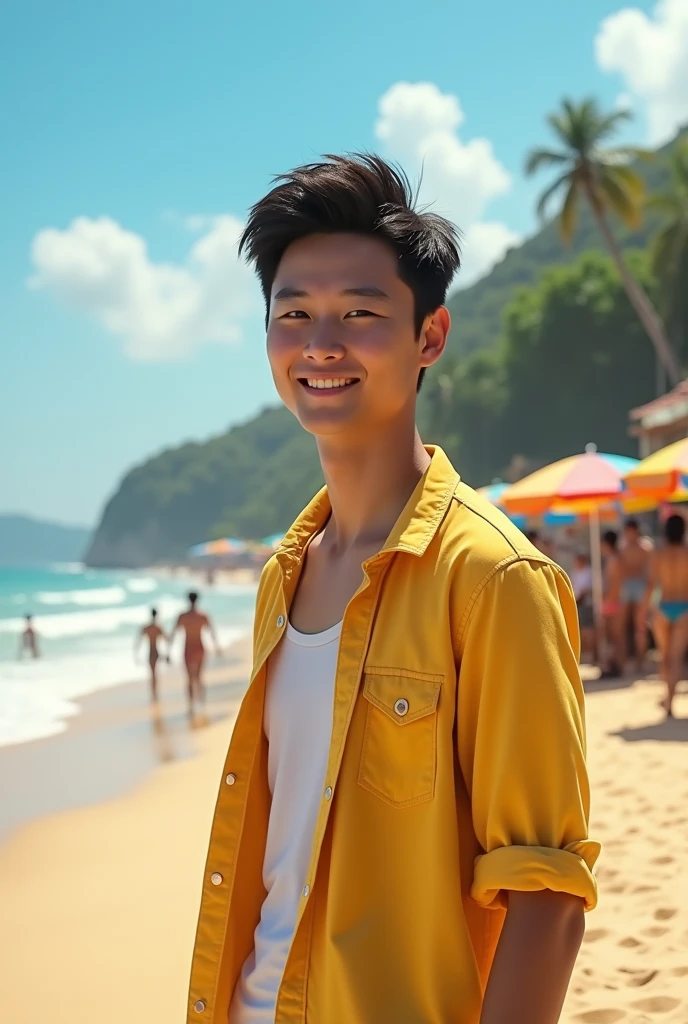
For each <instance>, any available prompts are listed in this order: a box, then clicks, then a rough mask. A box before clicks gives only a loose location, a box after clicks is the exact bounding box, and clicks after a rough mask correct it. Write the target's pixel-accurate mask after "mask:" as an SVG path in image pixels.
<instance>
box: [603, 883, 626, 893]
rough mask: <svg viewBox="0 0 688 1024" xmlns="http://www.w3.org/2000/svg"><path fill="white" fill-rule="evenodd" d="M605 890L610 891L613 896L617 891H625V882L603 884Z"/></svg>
mask: <svg viewBox="0 0 688 1024" xmlns="http://www.w3.org/2000/svg"><path fill="white" fill-rule="evenodd" d="M605 892H610V893H612V894H613V895H615V896H616V895H617V893H620V892H626V883H625V882H622V883H621V884H620V885H607V886H605Z"/></svg>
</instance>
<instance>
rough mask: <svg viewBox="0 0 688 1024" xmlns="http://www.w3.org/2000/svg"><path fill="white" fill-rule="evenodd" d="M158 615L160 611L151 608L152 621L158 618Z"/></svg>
mask: <svg viewBox="0 0 688 1024" xmlns="http://www.w3.org/2000/svg"><path fill="white" fill-rule="evenodd" d="M157 615H158V609H157V608H151V619H155V618H157Z"/></svg>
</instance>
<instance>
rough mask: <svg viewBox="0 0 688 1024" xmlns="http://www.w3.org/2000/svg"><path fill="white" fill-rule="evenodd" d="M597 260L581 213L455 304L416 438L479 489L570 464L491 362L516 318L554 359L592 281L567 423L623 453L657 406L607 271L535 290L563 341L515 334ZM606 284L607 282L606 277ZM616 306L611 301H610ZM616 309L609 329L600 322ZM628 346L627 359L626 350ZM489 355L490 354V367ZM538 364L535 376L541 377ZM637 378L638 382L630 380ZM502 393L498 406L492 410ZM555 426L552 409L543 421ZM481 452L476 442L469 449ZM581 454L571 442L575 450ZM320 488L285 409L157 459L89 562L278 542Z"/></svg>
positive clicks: (114, 501) (127, 481) (657, 183)
mask: <svg viewBox="0 0 688 1024" xmlns="http://www.w3.org/2000/svg"><path fill="white" fill-rule="evenodd" d="M668 148H669V147H665V149H664V150H661V151H659V153H658V159H656V160H653V161H643V162H641V164H640V165H639V170H640V171H641V172H642V174H643V176H644V177H645V179H646V182H647V187H648V191H656V190H657V189H659V188H662V187H663V186H664V184H665V182H666V181H667V169H666V160H665V157H666V152H667V149H668ZM544 184H545V182H543V187H544ZM656 226H657V222H656V221H655V220H653V219H652V218H651V217H648V218H647V220H646V222H645V224H644V225H643V228H642V230H640V231H638V232H636V233H635V234H628V233H626V234H623V233H621V235H620V237H621V239H622V241H623V244H624V246H625V247H627V248H638V247H641V248H643V247H645V246H646V245H647V242H648V241H649V239H650V237H651V236H652V234H653V232H654V231H655V229H656ZM591 249H592V250H595V249H597V250H600V249H601V245H600V239H599V236H598V234H597V231H596V228H595V225H594V224H593V223H592V220H591V218H590V217H589V216H588V215H587V214H586V212H585V211H584V210H583V211H582V216H581V221H580V226H579V230H578V233H577V235H576V238H575V240H574V244H573V245H571V247H570V248H569V249H563V248H562V245H561V242H560V240H559V237H558V234H557V231H556V227H555V226H554V225H553V224H548V225H546V226H545V227H543V228H542V229H541V230H540V231H538V232H537V234H535V235H534V236H533V237H532V238H529V239H528V240H527V241H525V242H524V243H523V245H521V246H520V247H519V248H517V249H514V250H512V251H511V252H509V253H508V254H507V255H506V257H505V258H504V260H503V261H502V262H501V263H500V264H498V265H497V266H496V267H495V268H494V269H493V270H492V271H491V272H490V273H489V274H488V275H487V276H486V277H484V278H483V279H482V280H481V281H478V282H477V283H476V284H474V285H473V286H472V287H470V288H467V289H465V290H464V291H459V292H456V293H454V295H452V296H451V297H450V300H449V307H450V310H451V312H452V317H453V322H454V326H453V330H452V337H451V338H450V349H449V354H448V356H447V359H446V361H445V362H443V364H441V366H444V367H446V369H445V370H442V369H440V370H439V372H438V374H431V375H430V378H429V380H428V384H427V386H426V388H425V389H424V392H423V393H422V395H421V401H420V405H419V420H420V423H421V429H422V430H423V431H424V432H425V433H427V436H431V435H432V440H434V441H436V442H438V443H439V444H443V445H445V447H446V448H447V450H448V451H449V452H450V454H452V455H453V456H454V457H455V458H456V459H457V464H458V465H459V466H460V468H462V471H463V472H464V474H465V475H466V476H467V478H468V479H470V480H471V481H472V482H474V483H481V482H483V480H485V479H489V478H490V477H491V475H492V473H493V472H494V471H501V469H502V467H504V466H506V464H507V463H508V462H509V459H510V457H512V456H514V455H517V454H518V455H522V456H524V457H526V458H535V459H536V461H539V462H540V464H541V461H542V460H543V459H545V458H549V457H558V456H561V455H565V454H568V451H563V450H562V451H559V450H558V448H557V446H558V445H559V444H560V437H563V436H564V435H563V434H562V435H560V434H558V433H556V432H553V431H551V430H550V431H549V432H548V433H547V435H546V436H545V440H546V441H547V444H548V445H549V447H547V445H544V446H543V445H542V444H539V445H536V444H535V443H534V442H533V441H532V439H529V435H528V431H527V430H525V426H527V424H528V417H531V418H532V417H533V416H535V417H536V420H537V422H536V427H539V424H540V422H541V420H540V418H539V415H538V412H537V406H536V405H533V403H532V402H531V403H530V405H529V406H528V407H527V408H524V406H523V403H522V401H521V392H520V391H519V390H518V388H516V389H515V390H514V389H513V388H512V389H511V397H510V398H509V395H508V392H509V388H508V387H506V383H507V382H506V379H505V378H504V373H507V372H510V373H515V372H516V371H515V370H514V369H512V370H509V366H511V367H516V366H517V364H518V360H517V359H516V354H517V353H516V354H515V353H514V352H513V351H512V353H511V355H510V356H509V358H508V359H507V360H506V362H504V360H503V358H502V355H500V356H499V358H497V353H502V350H503V349H504V341H505V329H504V323H505V316H506V313H507V310H508V311H509V315H510V317H511V321H510V324H511V334H512V336H514V337H516V338H519V337H520V338H522V342H519V344H522V345H523V346H525V350H528V348H529V346H533V345H536V344H537V345H544V346H545V347H544V349H543V352H544V351H547V352H551V351H552V348H551V346H552V344H555V348H556V339H557V338H559V339H564V337H565V335H566V332H565V331H564V330H563V327H564V326H565V325H566V324H569V323H571V324H572V323H573V322H574V319H575V315H577V314H576V311H577V310H579V308H580V298H576V295H575V294H573V293H572V296H569V298H568V299H567V298H566V296H567V294H568V293H569V292H571V290H572V289H573V292H575V293H576V294H577V292H576V290H577V289H580V287H581V281H588V284H585V287H584V291H585V289H589V286H590V285H592V286H593V287H594V288H597V287H598V285H599V286H600V287H602V286H603V287H604V289H606V293H607V292H608V293H609V296H610V297H609V299H608V301H607V300H605V302H606V305H605V303H602V307H601V308H600V309H599V310H595V309H594V308H592V307H591V308H590V310H589V313H590V316H592V317H593V320H591V321H589V322H588V321H585V322H584V323H582V324H580V325H579V327H580V330H581V331H582V332H583V333H585V332H588V333H590V334H591V336H592V335H593V333H594V332H593V331H592V326H595V331H597V332H598V333H597V334H595V337H598V342H596V344H597V346H598V348H597V349H596V350H594V351H592V352H590V353H588V354H587V356H585V357H584V356H583V353H582V351H581V353H580V357H578V347H577V343H576V337H575V334H574V335H573V336H572V337H571V339H570V340H567V341H566V344H567V345H568V346H569V349H570V351H568V357H569V359H573V361H574V363H575V362H576V360H578V362H579V363H580V366H579V367H578V371H579V376H580V375H581V373H582V374H583V377H582V381H581V383H580V389H579V391H578V392H577V394H578V399H577V401H578V404H577V406H576V410H575V418H576V421H577V424H578V428H579V431H582V432H583V434H585V431H586V430H587V429H588V426H591V427H592V426H593V425H597V426H596V429H595V432H594V436H595V438H596V439H598V440H599V441H600V442H602V441H603V440H604V439H605V437H607V436H608V437H609V440H610V443H611V442H612V441H616V443H617V447H619V446H620V445H621V443H622V441H623V439H624V435H625V422H624V417H625V410H626V409H628V407H629V405H628V404H627V403H628V402H631V401H636V400H644V396H645V390H644V389H647V397H652V388H653V370H652V368H653V360H652V357H651V353H650V351H649V349H647V348H646V345H649V342H647V339H645V338H644V336H642V332H640V328H639V325H638V323H637V321H636V320H635V318H634V316H633V315H632V314H631V311H630V308H627V302H626V300H625V298H624V297H623V295H622V294H621V293H620V292H619V289H618V288H617V289H616V292H615V291H614V286H613V285H612V284H611V283H610V281H608V280H607V277H608V274H607V271H606V270H605V269H604V267H598V266H596V265H594V264H593V265H591V267H590V268H588V267H587V265H586V264H582V265H581V266H579V267H577V268H572V277H571V279H570V281H569V280H568V279H567V280H565V281H561V282H559V283H557V282H554V284H550V285H547V286H545V285H542V286H541V285H540V284H539V283H538V284H537V288H538V289H541V288H544V292H543V294H542V295H541V296H540V298H539V299H537V302H536V305H537V308H538V310H539V309H540V308H543V309H549V308H556V310H557V311H558V312H557V316H560V317H562V320H561V324H562V327H561V328H560V327H556V329H555V330H554V332H553V334H552V333H551V332H550V340H549V341H548V340H547V336H543V337H540V338H531V337H530V336H529V335H528V331H527V329H526V327H527V325H528V322H529V321H528V315H526V316H525V320H524V321H523V322H524V324H526V327H523V326H521V325H520V320H519V317H521V318H522V317H523V309H521V308H520V307H519V303H520V306H521V307H523V303H524V302H525V306H526V310H525V312H526V314H527V313H528V307H529V303H531V302H535V301H536V292H537V289H535V290H533V295H532V296H531V297H529V296H528V295H525V296H524V295H523V288H524V286H533V285H536V282H539V281H540V280H541V278H542V275H543V271H546V270H547V269H548V268H550V269H551V268H552V267H556V266H557V265H559V266H563V265H568V264H571V263H573V262H574V261H575V260H577V258H578V257H579V256H580V255H581V253H583V252H585V251H588V250H591ZM641 255H642V254H641ZM610 273H611V274H612V277H613V270H610ZM581 275H582V276H581ZM545 277H546V275H545ZM542 279H543V280H544V278H542ZM588 279H589V280H588ZM600 282H601V283H600ZM552 288H554V292H553V294H552V295H551V296H550V297H549V298H548V297H547V294H548V289H549V291H551V290H552ZM610 289H611V291H610ZM606 293H605V294H606ZM614 295H616V296H617V297H616V298H613V296H614ZM519 296H520V297H519ZM583 298H584V299H585V296H583ZM612 299H613V301H612ZM586 301H587V300H586ZM567 303H568V304H570V309H569V305H567ZM610 303H611V306H610V308H611V307H612V306H613V310H612V312H613V315H611V314H610V312H609V310H608V309H607V308H606V307H607V305H610ZM552 304H554V305H552ZM538 315H539V313H538ZM604 316H608V317H611V318H610V319H609V320H608V325H609V326H608V328H607V329H606V331H607V333H605V327H604V323H603V322H602V321H601V320H600V317H604ZM629 318H630V319H629ZM531 319H532V318H531ZM515 323H518V324H519V326H518V330H515V329H514V324H515ZM591 325H592V326H591ZM610 332H611V333H610ZM639 332H640V335H639V337H640V342H639V346H640V347H639V348H638V349H637V351H638V352H640V353H642V356H641V362H642V365H641V363H639V362H638V361H637V360H636V361H635V363H634V366H633V367H632V369H633V370H634V376H633V380H632V381H630V380H629V382H628V384H627V386H626V383H625V378H626V377H627V376H628V373H627V370H628V366H627V365H626V364H627V363H628V359H627V358H626V356H625V353H626V352H629V353H630V352H631V350H632V346H633V345H636V344H638V343H637V342H636V341H634V338H635V336H636V334H638V333H639ZM611 334H614V338H611ZM579 336H580V334H579ZM552 338H553V341H552ZM631 343H632V344H631ZM547 345H549V346H550V347H549V348H547ZM600 345H602V346H603V348H600V347H599V346H600ZM627 345H631V348H628V347H625V346H627ZM479 350H483V351H484V352H485V356H484V357H481V358H482V359H483V362H480V360H478V362H477V363H476V362H475V359H476V358H477V357H476V356H472V357H471V353H477V352H478V351H479ZM525 350H524V351H525ZM507 351H508V345H507ZM491 353H494V354H495V358H494V359H492V357H491V355H490V354H491ZM466 357H469V358H466ZM538 358H539V357H538ZM538 358H536V360H535V364H534V367H533V369H532V370H531V371H529V372H530V373H535V372H536V370H537V367H538V365H539V362H538ZM548 358H549V357H548ZM586 359H587V362H585V360H586ZM472 360H473V361H472ZM500 360H502V361H501V362H500ZM600 360H602V363H606V364H609V365H607V366H606V369H605V373H606V374H607V376H606V378H605V380H606V383H605V388H606V389H607V390H606V394H605V393H604V390H603V392H602V393H600V390H599V388H598V389H596V388H595V387H592V388H590V387H589V384H590V382H595V381H596V380H597V378H598V377H599V366H600V365H602V363H601V362H600ZM624 361H625V362H624ZM611 363H613V365H611ZM646 363H647V365H645V364H646ZM560 365H561V363H560V361H558V357H557V353H556V351H554V355H553V357H552V362H551V364H550V371H549V372H550V375H551V377H552V379H548V381H547V382H544V383H543V387H545V390H547V391H551V392H552V393H553V399H554V400H556V397H557V394H558V393H559V392H558V391H557V386H559V388H561V387H562V386H567V385H566V382H565V381H562V380H561V379H559V380H557V379H555V378H556V373H557V367H558V366H560ZM452 366H453V367H454V371H453V373H454V381H453V384H452V387H453V389H454V399H453V401H452V402H451V403H450V404H449V406H448V407H447V408H446V409H445V408H444V407H443V400H442V394H444V393H445V392H446V389H444V391H443V390H442V386H441V385H442V374H444V375H445V377H450V376H451V373H452V370H451V367H452ZM457 367H458V377H457V376H456V373H457V369H456V368H457ZM464 368H465V375H464V377H462V376H461V373H462V371H463V369H464ZM639 374H640V377H641V378H642V379H640V380H639V379H637V378H638V377H639ZM619 375H620V376H619ZM503 378H504V379H503ZM601 379H602V378H600V380H601ZM619 380H621V381H623V382H624V386H623V387H619V388H618V389H617V388H616V383H615V382H618V381H619ZM643 380H644V381H645V383H643ZM438 386H439V388H440V390H439V392H438ZM505 387H506V391H505V390H504V389H505ZM609 388H611V389H612V390H613V391H615V390H618V392H619V394H618V396H617V399H618V402H617V405H613V403H612V405H610V403H609V393H610V392H609ZM503 392H504V396H505V397H504V396H503V397H500V396H502V393H503ZM504 403H506V404H504ZM510 403H511V404H510ZM586 403H587V404H586ZM624 403H626V404H624ZM502 405H504V409H503V410H501V411H498V410H497V407H498V406H500V409H501V406H502ZM593 406H594V408H593ZM459 407H460V408H459ZM601 410H602V411H606V413H607V416H606V420H605V419H604V417H602V419H601V418H600V415H599V414H600V412H601ZM556 416H557V406H556V401H555V404H554V407H553V409H552V411H551V413H550V421H551V418H552V417H556ZM510 417H511V419H510ZM514 417H516V419H514ZM610 420H613V423H612V422H610ZM605 424H606V425H605ZM517 427H518V428H524V429H517ZM541 433H542V432H541ZM583 434H582V435H581V436H583ZM519 435H520V436H519ZM590 436H593V435H590ZM476 439H477V440H479V441H480V443H479V444H478V445H477V447H476ZM568 440H569V441H570V438H569V439H568ZM579 440H580V439H579V438H578V437H577V436H576V443H578V441H579ZM584 440H589V436H587V435H585V436H584ZM626 441H628V439H626ZM561 443H563V442H561ZM581 443H582V442H581ZM555 448H556V449H557V450H556V451H555V450H554V449H555ZM507 449H508V450H507ZM536 449H537V450H536ZM550 449H551V450H550ZM619 450H620V447H619ZM321 483H322V476H321V472H320V467H319V464H318V459H317V453H316V449H315V444H314V442H313V440H312V438H311V437H310V436H309V435H307V434H306V433H305V432H304V431H303V430H302V429H301V428H300V427H299V425H298V424H297V422H296V420H295V419H294V418H293V417H292V416H291V414H290V413H288V412H287V411H286V410H285V409H266V410H264V411H263V412H261V413H260V414H259V415H258V416H256V417H255V418H254V419H252V420H250V421H249V422H247V423H244V424H241V425H239V426H235V427H233V428H231V429H230V430H228V431H227V432H226V433H224V434H222V435H221V436H219V437H214V438H211V439H210V440H208V441H205V442H203V443H201V442H193V443H188V444H184V445H182V446H181V447H179V448H174V449H170V450H168V451H164V452H162V453H161V454H159V455H156V456H154V457H153V458H151V459H149V460H147V461H146V462H144V463H142V464H141V465H140V466H137V467H135V468H134V469H132V470H131V471H130V472H129V473H128V474H127V475H126V477H125V478H124V480H123V481H122V483H121V484H120V486H119V489H118V490H117V492H116V493H115V494H114V496H113V497H112V498H111V499H110V501H109V502H108V504H107V507H106V509H105V512H104V514H103V517H102V520H101V523H100V525H99V526H98V529H97V531H96V533H95V535H94V538H93V541H92V544H91V546H90V549H89V551H88V554H87V561H88V563H89V564H90V565H94V566H134V567H135V566H141V565H149V564H151V563H155V562H160V561H164V560H174V559H183V558H184V556H185V553H186V551H187V549H188V548H189V547H190V546H191V545H192V544H194V543H197V542H200V541H203V540H206V539H208V538H212V537H219V536H242V537H248V538H259V537H262V536H265V535H267V534H269V533H274V532H278V531H280V530H282V529H284V528H286V527H287V526H288V525H289V524H290V522H291V521H292V520H293V518H294V516H295V515H296V514H297V512H298V511H299V509H300V508H301V507H302V506H303V505H304V503H305V502H306V501H307V500H308V498H309V497H310V496H311V495H312V494H313V493H314V492H315V491H316V490H317V488H318V487H319V486H320V485H321Z"/></svg>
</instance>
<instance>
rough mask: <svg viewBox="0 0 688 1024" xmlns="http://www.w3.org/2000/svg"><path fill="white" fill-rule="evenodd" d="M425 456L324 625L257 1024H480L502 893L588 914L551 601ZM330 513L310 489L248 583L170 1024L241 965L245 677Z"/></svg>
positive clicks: (253, 755) (555, 599) (564, 678)
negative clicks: (219, 768) (310, 808)
mask: <svg viewBox="0 0 688 1024" xmlns="http://www.w3.org/2000/svg"><path fill="white" fill-rule="evenodd" d="M428 451H429V452H430V454H431V456H432V461H431V464H430V466H429V468H428V470H427V472H426V473H425V475H424V477H423V479H422V480H421V481H420V482H419V484H418V486H417V488H416V490H415V491H414V493H413V495H412V496H411V498H410V499H409V501H408V503H407V505H406V507H405V509H404V511H403V512H402V514H401V516H400V517H399V519H398V521H397V523H396V525H395V527H394V529H393V530H392V533H391V534H390V536H389V538H388V540H387V542H386V544H385V546H384V547H383V549H382V550H381V551H380V552H379V553H378V554H376V555H375V556H374V557H372V558H370V559H368V560H367V561H366V562H365V563H364V566H363V570H364V579H363V582H362V584H361V586H360V588H359V589H358V591H357V592H356V594H355V595H354V597H353V598H352V599H351V601H350V603H349V605H348V606H347V609H346V613H345V615H344V620H343V625H342V632H341V639H340V649H339V660H338V665H337V675H336V684H335V701H334V714H333V721H332V736H331V742H330V753H329V761H328V767H327V775H326V781H325V786H324V788H323V794H322V802H321V808H320V814H319V817H318V822H317V825H316V829H315V835H314V837H313V844H312V852H311V859H310V867H309V870H308V873H307V875H306V877H305V878H304V879H303V890H302V896H301V902H300V907H299V914H298V920H297V925H296V930H295V933H294V937H293V941H292V945H291V949H290V953H289V957H288V960H287V964H286V968H285V972H284V976H283V979H282V984H281V987H280V990H279V994H278V1000H277V1008H276V1016H275V1021H276V1024H478V1021H479V1017H480V1008H481V1003H482V996H483V992H484V988H485V984H486V981H487V977H488V974H489V971H490V966H491V963H492V959H493V956H494V951H495V947H496V944H497V940H498V938H499V934H500V930H501V927H502V924H503V920H504V915H505V908H506V902H507V900H506V895H505V894H506V893H507V892H508V890H522V891H534V890H542V889H552V890H556V891H560V892H567V893H571V894H574V895H577V896H579V897H581V898H582V899H583V900H584V901H585V905H586V907H587V908H588V909H590V908H592V907H593V906H594V904H595V902H596V886H595V880H594V877H593V875H592V868H593V865H594V862H595V860H596V858H597V856H598V853H599V845H598V844H597V843H596V842H593V841H591V840H590V839H589V838H588V812H589V787H588V778H587V773H586V768H585V726H584V708H583V693H582V686H581V681H580V674H579V670H578V662H577V653H578V643H579V640H578V618H577V611H576V604H575V601H574V598H573V594H572V592H571V587H570V584H569V582H568V580H567V578H566V576H565V574H564V573H563V572H562V571H561V570H560V569H559V568H558V567H557V566H556V565H554V564H553V563H552V562H551V561H550V560H549V559H547V558H546V557H545V556H544V555H542V554H541V553H540V552H539V551H537V550H536V549H535V548H534V547H533V546H532V545H531V544H530V543H529V542H528V541H527V540H526V539H525V538H524V537H523V535H522V534H521V533H520V532H519V531H518V530H517V529H516V528H515V527H514V526H513V525H512V524H511V523H510V522H509V520H508V519H507V518H506V517H505V516H503V515H502V514H501V513H500V512H499V511H497V510H496V509H494V508H493V507H492V506H491V505H489V504H488V503H487V502H486V501H484V500H482V499H481V498H480V497H479V496H478V495H477V494H476V493H475V492H474V491H473V490H471V488H469V487H467V486H466V485H465V484H463V483H462V482H461V481H460V479H459V476H458V474H457V473H456V472H455V470H454V469H453V467H452V466H451V464H450V462H449V460H448V459H447V457H446V456H445V454H444V453H443V452H442V451H441V449H439V448H428ZM329 514H330V505H329V501H328V498H327V493H326V491H325V490H323V491H321V492H320V494H318V495H317V496H316V498H315V499H314V500H313V501H312V502H311V504H310V505H309V506H308V507H307V508H306V509H305V511H304V512H303V513H302V514H301V516H300V517H299V518H298V519H297V521H296V523H295V524H294V526H293V527H292V528H291V530H290V531H289V533H288V534H287V536H286V538H285V540H284V542H283V543H282V546H281V549H280V550H279V551H278V552H277V553H276V554H275V556H274V557H273V558H272V559H271V560H270V561H269V562H268V563H267V565H266V567H265V569H264V571H263V575H262V577H261V582H260V587H259V591H258V598H257V607H256V619H255V628H254V668H253V673H252V677H251V683H250V686H249V689H248V691H247V693H246V696H245V698H244V701H243V703H242V707H241V709H240V712H239V715H238V718H237V721H236V724H235V727H234V731H233V735H232V740H231V743H230V747H229V752H228V754H227V759H226V763H225V767H224V772H223V776H222V781H221V783H220V791H219V796H218V801H217V807H216V811H215V816H214V820H213V825H212V833H211V838H210V849H209V852H208V860H207V866H206V871H205V877H204V880H203V894H202V903H201V910H200V919H199V924H198V931H197V936H196V944H195V950H194V958H193V966H192V973H191V986H190V995H189V1004H188V1021H189V1024H210V1022H212V1024H227V1014H228V1007H229V1003H230V999H231V996H232V992H233V989H234V986H235V984H236V981H237V978H238V976H239V973H240V971H241V967H242V965H243V963H244V961H245V960H246V958H247V957H248V955H249V954H250V953H251V951H252V949H253V935H254V931H255V928H256V926H257V924H258V921H259V919H260V911H261V906H262V903H263V900H264V898H265V895H266V893H265V889H264V887H263V881H262V867H263V855H264V851H265V842H266V835H267V826H268V819H269V814H270V792H269V788H268V782H267V741H266V739H265V735H264V732H263V708H264V700H265V684H266V669H265V666H266V661H267V658H268V656H269V654H270V652H271V651H272V650H273V649H274V647H275V645H276V644H277V643H278V642H279V640H280V638H281V636H282V633H283V631H284V628H285V625H286V621H287V616H288V613H289V606H290V603H291V600H292V598H293V595H294V592H295V589H296V586H297V583H298V579H299V574H300V571H301V568H302V564H303V559H304V554H305V551H306V548H307V546H308V542H309V540H310V539H311V537H313V536H314V535H315V534H316V533H317V532H318V531H319V530H321V529H322V528H323V526H324V524H325V522H326V521H327V518H328V516H329ZM303 756H304V757H306V758H307V757H308V750H304V752H303ZM229 1024H232V1022H231V1021H230V1022H229Z"/></svg>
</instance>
